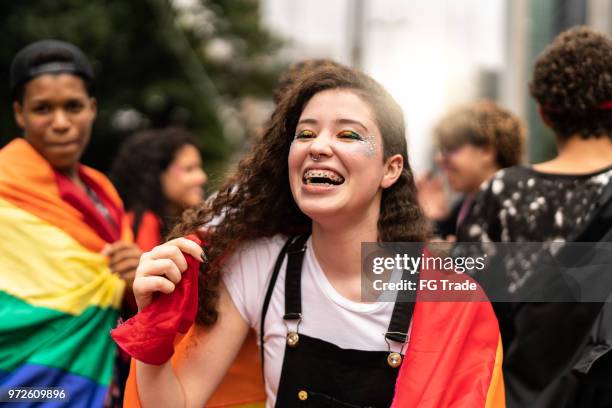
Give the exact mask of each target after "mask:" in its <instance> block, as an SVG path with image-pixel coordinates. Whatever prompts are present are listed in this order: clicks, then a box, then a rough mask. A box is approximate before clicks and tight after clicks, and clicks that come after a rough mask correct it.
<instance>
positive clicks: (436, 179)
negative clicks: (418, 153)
mask: <svg viewBox="0 0 612 408" xmlns="http://www.w3.org/2000/svg"><path fill="white" fill-rule="evenodd" d="M434 134H435V138H436V144H437V146H438V153H437V154H436V163H437V165H438V166H439V167H440V168H441V169H442V171H443V173H444V176H445V177H446V181H448V185H449V186H450V188H451V189H452V190H453V191H454V192H457V193H460V194H461V198H460V199H458V200H457V201H456V202H455V203H454V204H453V205H452V206H451V205H450V203H449V202H450V198H449V197H448V195H447V194H446V192H445V188H444V181H443V180H442V178H441V177H440V176H438V175H434V174H427V175H425V176H424V177H420V178H419V180H418V181H417V188H418V191H419V202H420V204H421V206H422V208H423V210H424V212H425V215H426V216H427V217H428V218H429V219H430V220H432V221H434V234H436V235H438V236H440V237H441V238H443V239H450V240H453V239H454V238H455V235H456V230H457V226H458V225H460V224H461V222H462V221H463V220H464V219H465V217H466V216H467V214H468V213H469V211H470V207H471V205H472V202H473V200H474V196H475V195H476V193H477V192H478V190H479V188H480V186H481V184H482V183H483V182H485V181H486V180H488V179H489V178H491V177H492V176H493V174H495V172H496V171H497V170H499V169H503V168H505V167H510V166H515V165H517V164H519V163H520V162H521V157H522V154H523V146H524V144H525V126H524V125H523V123H522V122H521V120H520V119H519V118H518V117H516V116H515V115H513V114H512V113H511V112H509V111H508V110H506V109H504V108H502V107H501V106H499V105H498V104H496V103H495V102H492V101H488V100H482V101H478V102H474V103H470V104H468V105H464V106H462V107H460V108H458V109H456V110H454V111H452V112H450V113H449V114H447V115H446V116H445V117H444V118H443V119H442V120H440V122H439V123H438V125H437V126H436V128H435V130H434Z"/></svg>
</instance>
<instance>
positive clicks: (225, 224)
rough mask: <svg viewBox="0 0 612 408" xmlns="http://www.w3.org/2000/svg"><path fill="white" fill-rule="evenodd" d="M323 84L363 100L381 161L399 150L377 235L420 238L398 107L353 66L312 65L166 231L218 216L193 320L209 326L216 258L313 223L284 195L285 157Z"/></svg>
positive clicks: (421, 223) (186, 229)
mask: <svg viewBox="0 0 612 408" xmlns="http://www.w3.org/2000/svg"><path fill="white" fill-rule="evenodd" d="M328 89H348V90H351V91H353V92H355V93H356V94H357V95H358V96H360V97H361V98H362V99H363V100H364V101H365V102H367V103H368V104H369V105H370V107H371V108H372V110H373V112H374V117H375V121H376V124H377V125H378V127H379V129H380V132H381V134H382V137H383V156H384V159H385V160H386V159H387V158H388V157H390V156H392V155H394V154H398V153H399V154H401V155H402V156H403V159H404V166H405V167H404V169H403V170H402V173H401V175H400V177H399V179H398V180H397V181H396V182H395V184H393V185H392V186H390V187H388V188H387V189H385V190H383V192H382V199H381V208H380V216H379V220H378V235H379V240H380V241H389V242H390V241H396V242H398V241H417V242H418V241H423V240H425V239H426V238H427V230H426V224H425V220H424V217H423V215H422V213H421V210H420V208H419V206H418V203H417V197H416V188H415V185H414V179H413V175H412V172H411V170H410V167H409V165H408V157H407V146H406V137H405V127H404V118H403V113H402V110H401V108H400V107H399V105H398V104H397V103H396V102H395V101H394V100H393V98H392V97H391V96H390V95H389V94H388V93H387V92H386V91H385V90H384V88H383V87H382V86H381V85H380V84H378V83H377V82H376V81H374V80H373V79H372V78H370V77H369V76H367V75H365V74H364V73H362V72H360V71H357V70H353V69H350V68H347V67H342V66H323V67H320V68H317V69H313V70H312V71H310V72H308V74H307V75H305V76H304V77H303V78H302V79H301V81H300V83H299V84H297V85H295V86H292V87H291V89H289V90H288V94H287V95H285V97H283V98H282V99H281V101H280V103H279V104H278V106H277V107H276V110H275V111H274V113H273V114H272V117H271V119H270V120H269V122H268V123H267V126H266V129H265V131H264V132H263V134H262V136H261V138H260V139H259V140H258V141H257V142H256V144H255V145H254V146H253V149H252V151H251V152H250V153H249V154H247V156H246V157H244V158H243V159H242V160H241V161H240V163H239V164H238V168H237V169H236V171H235V172H234V174H233V175H231V176H230V177H229V179H228V180H227V181H226V182H225V184H224V185H223V187H221V189H220V190H219V192H218V194H217V195H216V197H215V198H214V199H213V200H212V201H211V202H209V203H208V205H206V206H201V207H199V208H197V209H194V210H192V211H189V212H187V213H185V214H184V217H183V221H182V223H180V224H179V225H177V227H176V228H175V230H174V231H173V234H172V236H182V235H185V234H187V233H191V232H193V231H196V230H197V229H198V228H199V227H201V226H202V225H206V224H208V223H210V222H211V221H212V220H213V219H215V220H220V221H219V223H218V224H216V225H215V227H214V228H209V229H208V232H207V234H206V236H205V237H203V238H204V240H205V241H206V254H207V256H208V260H209V262H208V266H207V267H202V269H201V271H200V281H199V282H200V285H199V290H200V296H199V310H198V315H197V318H196V321H197V322H198V323H199V324H204V325H209V324H212V323H214V322H215V321H216V319H217V310H216V305H217V300H218V286H219V282H220V274H221V267H222V263H223V260H224V259H225V258H226V257H227V255H228V254H230V253H231V252H232V251H233V250H234V249H235V248H236V247H237V245H239V244H241V243H244V242H245V241H249V240H253V239H256V238H260V237H269V236H273V235H276V234H284V235H287V236H290V235H295V234H302V233H309V232H310V231H311V228H312V220H311V219H310V218H308V217H307V216H306V215H305V214H304V213H302V211H300V209H299V208H298V206H297V204H296V203H295V201H294V199H293V196H292V194H291V190H290V186H289V170H288V160H287V158H288V155H289V148H290V146H291V142H292V140H293V136H294V133H295V129H296V126H297V122H298V120H299V117H300V115H301V113H302V110H303V109H304V106H305V105H306V103H307V102H308V101H309V100H310V98H312V96H313V95H315V94H316V93H318V92H321V91H324V90H328ZM213 223H214V221H213Z"/></svg>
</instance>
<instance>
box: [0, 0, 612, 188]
mask: <svg viewBox="0 0 612 408" xmlns="http://www.w3.org/2000/svg"><path fill="white" fill-rule="evenodd" d="M577 24H586V25H589V26H592V27H594V28H597V29H599V30H601V31H604V32H607V33H608V34H612V0H460V1H457V0H428V1H426V2H424V1H419V0H303V1H300V0H260V1H257V0H138V1H121V2H119V1H117V2H108V1H105V0H87V1H84V0H38V1H27V0H23V1H13V2H9V1H5V2H1V3H0V26H1V27H2V37H1V38H2V39H1V40H0V41H2V47H0V78H1V80H2V82H3V83H4V84H5V85H4V86H2V87H0V98H1V99H2V101H4V102H3V104H4V105H3V106H4V108H3V109H2V110H1V112H0V146H3V145H4V144H6V143H7V142H8V141H9V140H11V139H12V138H14V137H16V136H18V135H19V130H18V128H17V127H16V125H15V124H14V121H13V117H12V108H11V105H10V98H9V95H8V90H7V88H8V71H9V64H10V61H11V59H12V57H13V56H14V55H15V53H16V52H17V51H18V50H19V49H20V48H22V47H23V46H25V45H26V44H28V43H30V42H32V41H34V40H38V39H42V38H56V39H62V40H67V41H70V42H73V43H75V44H77V45H78V46H80V47H81V48H82V49H83V50H84V51H85V52H86V53H87V54H88V56H89V57H90V59H91V61H92V63H93V64H94V69H95V71H96V75H97V84H96V91H95V94H96V97H97V99H98V107H99V111H98V119H97V121H96V123H95V125H94V134H93V139H92V142H91V144H90V146H89V148H88V150H87V152H86V155H85V157H84V159H83V162H84V163H86V164H89V165H92V166H93V167H96V168H98V169H101V170H103V171H107V170H108V166H109V165H110V163H111V161H112V158H113V155H114V154H115V152H116V151H117V148H118V146H119V145H120V143H121V141H122V140H123V139H124V138H125V137H126V136H127V135H129V134H131V133H133V132H134V131H135V130H138V129H142V128H147V127H165V126H169V125H178V126H184V127H186V128H188V129H189V130H191V131H193V132H194V133H195V134H197V135H198V137H199V138H200V139H201V141H202V147H203V152H202V153H203V159H204V167H205V169H206V170H207V171H208V173H209V174H210V175H211V176H212V180H211V181H212V185H213V186H214V184H215V181H218V180H219V179H220V178H222V177H223V174H224V170H225V169H226V167H227V165H228V164H230V163H232V162H233V161H234V160H235V159H236V158H237V157H239V155H240V153H241V152H243V151H244V150H245V149H246V148H247V147H248V145H249V140H250V139H252V138H253V137H255V135H256V134H257V132H258V129H259V128H260V127H261V125H262V124H263V122H264V121H265V120H266V119H267V117H268V116H269V114H270V112H271V111H272V108H273V102H272V97H271V91H272V89H273V87H274V84H275V82H276V80H277V79H278V75H279V73H280V72H282V70H283V69H285V68H286V67H287V66H288V65H289V64H291V63H292V62H296V61H300V60H303V59H306V58H331V59H334V60H337V61H339V62H342V63H345V64H348V65H351V66H355V67H359V68H361V69H363V70H364V71H366V72H367V73H369V74H371V75H372V76H373V77H374V78H376V79H377V80H378V81H380V82H381V83H382V84H383V85H384V86H385V87H386V88H387V89H388V90H389V91H390V92H391V93H392V95H393V96H394V97H395V98H396V99H397V100H398V102H399V103H400V104H401V105H402V107H403V108H404V111H405V115H406V121H407V126H408V143H409V156H410V160H411V164H412V166H413V167H414V169H415V171H416V173H417V174H418V173H422V172H424V171H426V170H430V169H431V168H432V166H433V160H432V159H433V148H434V146H432V136H431V130H432V127H433V126H434V124H435V122H436V121H437V120H438V119H439V118H440V117H441V116H442V115H443V114H444V113H445V112H447V111H448V110H449V109H450V108H452V107H454V106H456V105H458V104H461V103H464V102H468V101H472V100H476V99H479V98H483V97H486V98H490V99H493V100H496V101H498V102H499V103H501V104H502V105H504V106H506V107H507V108H509V109H510V110H512V111H513V112H515V113H516V114H517V115H519V116H520V117H521V118H523V119H524V120H525V121H526V122H527V124H528V127H529V133H528V139H529V141H528V153H527V154H528V156H527V157H526V158H525V160H526V161H527V162H535V161H541V160H544V159H547V158H549V157H550V156H551V155H552V154H553V152H554V140H553V137H552V135H551V134H549V133H548V131H547V130H546V129H544V127H543V125H541V123H540V120H539V119H538V117H537V112H536V109H535V105H534V103H533V102H532V101H531V99H530V97H529V93H528V86H527V84H528V81H529V76H530V72H531V68H532V64H533V61H534V58H535V56H536V55H537V54H538V53H539V52H541V51H542V50H543V48H544V47H545V46H546V44H548V43H549V42H550V41H551V40H552V38H553V37H554V36H555V35H556V34H558V33H559V32H561V31H563V30H564V29H566V28H568V27H570V26H573V25H577ZM143 170H146V169H143Z"/></svg>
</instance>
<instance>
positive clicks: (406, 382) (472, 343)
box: [123, 270, 506, 408]
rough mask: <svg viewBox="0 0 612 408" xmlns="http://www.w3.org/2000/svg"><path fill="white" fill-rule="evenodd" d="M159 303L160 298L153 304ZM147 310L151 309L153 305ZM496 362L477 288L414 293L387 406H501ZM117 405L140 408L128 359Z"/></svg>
mask: <svg viewBox="0 0 612 408" xmlns="http://www.w3.org/2000/svg"><path fill="white" fill-rule="evenodd" d="M186 273H187V274H188V275H187V276H188V277H189V279H193V280H195V279H197V273H191V274H189V270H188V271H187V272H186ZM422 273H425V274H426V276H427V278H428V279H449V280H453V281H455V282H458V283H461V282H464V281H469V282H473V281H472V279H471V278H470V277H469V276H467V275H458V274H446V273H440V272H438V271H424V272H423V271H422ZM187 281H188V279H183V280H181V282H179V284H178V286H177V288H179V287H182V286H185V285H187V284H189V283H187ZM191 284H192V285H193V282H192V283H191ZM186 293H187V292H186V291H180V290H176V291H175V292H173V294H171V295H169V296H182V295H181V294H186ZM163 296H166V295H163ZM160 300H162V298H161V297H160V298H158V299H157V300H156V302H158V303H159V302H160ZM164 306H165V310H164V311H165V313H167V314H169V315H171V314H176V315H177V316H181V313H184V310H181V309H180V308H179V307H181V302H180V301H179V300H175V301H174V302H173V303H172V304H171V303H170V302H169V301H168V302H166V303H165V304H164ZM150 307H153V308H155V307H156V305H155V302H154V303H153V304H151V306H150ZM173 308H175V310H174V313H172V309H173ZM158 313H161V311H160V312H158ZM133 329H134V330H136V332H135V333H134V337H135V338H138V337H140V333H138V328H137V327H134V328H133ZM192 329H193V326H192ZM194 335H195V331H194V330H189V332H187V334H186V335H185V337H184V338H183V337H181V336H177V338H176V341H175V344H174V347H175V350H176V351H175V352H174V355H173V356H172V358H171V363H172V365H173V367H175V368H176V367H178V364H180V363H181V362H182V361H185V360H186V358H185V356H186V355H187V354H188V353H189V352H190V351H192V344H193V343H192V341H189V340H188V341H183V340H184V339H185V338H188V337H190V336H194ZM148 357H149V358H151V357H154V356H148ZM279 358H282V356H279ZM502 359H503V353H502V343H501V336H500V332H499V325H498V323H497V318H496V316H495V313H494V311H493V307H492V306H491V304H490V303H489V301H488V298H487V296H486V294H485V293H484V292H483V291H482V289H481V288H478V290H477V291H475V292H474V293H471V292H470V293H465V294H464V293H460V294H458V295H457V294H452V293H443V292H441V291H427V290H424V291H419V293H418V295H417V302H416V304H415V308H414V313H413V315H412V328H411V331H410V341H409V343H408V348H407V350H406V354H405V356H404V362H403V364H402V366H401V368H400V372H399V374H398V377H397V380H396V383H395V393H394V398H393V403H392V406H391V407H392V408H505V407H506V400H505V390H504V380H503V374H502ZM164 360H165V358H164ZM157 363H158V362H156V363H155V364H157ZM123 402H124V407H126V408H128V407H129V408H141V404H140V399H139V397H138V383H137V378H136V373H135V364H134V360H132V365H131V368H130V375H129V377H128V380H127V383H126V389H125V398H124V401H123ZM296 402H297V397H296ZM211 405H212V404H210V403H209V404H207V406H211ZM296 406H298V404H296Z"/></svg>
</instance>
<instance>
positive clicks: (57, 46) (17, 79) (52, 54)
mask: <svg viewBox="0 0 612 408" xmlns="http://www.w3.org/2000/svg"><path fill="white" fill-rule="evenodd" d="M52 73H70V74H74V75H78V76H80V77H81V78H83V79H84V80H85V82H86V84H88V85H93V82H94V74H93V70H92V69H91V65H90V64H89V61H88V60H87V57H86V56H85V54H84V53H83V51H81V50H80V49H79V48H78V47H76V46H75V45H73V44H70V43H67V42H64V41H58V40H42V41H36V42H34V43H32V44H30V45H28V46H26V47H25V48H22V49H21V51H19V52H18V53H17V55H15V58H13V62H12V63H11V76H10V80H9V89H10V92H11V96H12V97H13V99H15V98H16V95H15V92H16V91H17V88H18V87H19V86H21V85H23V84H25V83H26V82H28V81H29V80H31V79H32V78H34V77H37V76H39V75H43V74H52Z"/></svg>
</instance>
